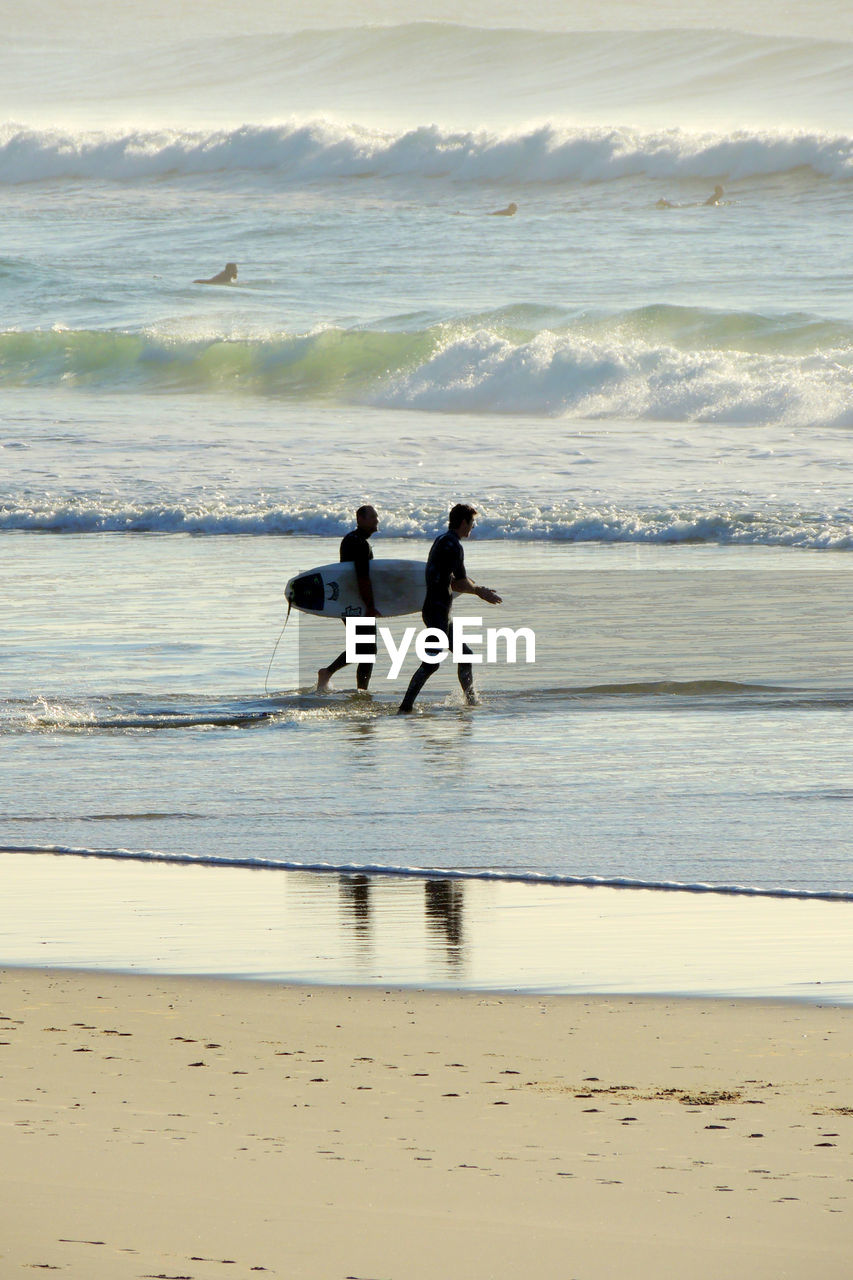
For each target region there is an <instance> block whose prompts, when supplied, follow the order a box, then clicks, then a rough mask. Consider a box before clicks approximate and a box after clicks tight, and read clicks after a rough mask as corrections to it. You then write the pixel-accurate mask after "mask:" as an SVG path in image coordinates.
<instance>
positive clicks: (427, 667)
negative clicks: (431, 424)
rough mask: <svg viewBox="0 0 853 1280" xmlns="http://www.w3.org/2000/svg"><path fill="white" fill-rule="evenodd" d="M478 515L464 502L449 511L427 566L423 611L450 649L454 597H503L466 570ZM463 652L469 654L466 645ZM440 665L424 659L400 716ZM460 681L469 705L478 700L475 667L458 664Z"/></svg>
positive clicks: (497, 601)
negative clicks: (467, 545)
mask: <svg viewBox="0 0 853 1280" xmlns="http://www.w3.org/2000/svg"><path fill="white" fill-rule="evenodd" d="M476 515H477V511H476V508H475V507H471V506H469V505H468V504H467V503H464V502H457V504H456V506H455V507H454V508H453V509H452V511H451V512H450V516H449V518H448V522H447V524H448V528H447V532H446V533H442V534H439V536H438V537H437V538H436V540H435V542H434V543H433V544H432V547H431V549H430V553H429V559H428V560H427V567H426V599H425V600H424V607H423V610H422V612H421V617H422V618H423V621H424V626H425V627H434V628H435V629H436V630H437V631H441V632H443V633H444V635H445V637H446V641H447V645H448V647H449V648H451V649H452V648H453V623H452V622H451V621H450V609H451V606H452V604H453V596H454V594H456V595H472V596H476V597H477V598H478V600H485V602H486V603H487V604H500V603H501V598H500V596H499V595H498V593H497V592H496V591H492V589H491V587H478V586H477V584H476V583H475V582H472V580H471V579H470V578H469V577H468V575H467V573H466V572H465V553H464V551H463V549H462V540H463V538H467V537H469V536H470V533H471V530H472V529H473V528H474V519H475V517H476ZM463 652H464V653H466V654H470V653H471V650H470V649H469V648H468V646H467V645H464V646H463ZM440 665H441V664H440V663H438V662H422V663H421V665H420V666H419V667H418V669H417V671H416V672H415V674H414V675H413V676H412V678H411V680H410V681H409V687H408V689H407V690H406V696H405V697H404V698H403V701H402V702H401V703H400V707H399V710H398V712H397V714H398V715H405V714H406V713H407V712H409V711H411V710H412V707H413V706H414V702H415V698H416V697H417V696H418V694H419V693H420V691H421V689H422V688H423V687H424V685H425V684H426V682H427V680H429V678H430V676H431V675H433V674H434V673H435V672H436V671H438V668H439V666H440ZM456 674H457V676H458V677H459V683H460V684H461V686H462V691H463V693H464V694H465V698H466V700H467V701H468V703H469V705H473V704H474V703H475V702H476V701H477V696H476V694H475V692H474V669H473V667H472V665H471V663H470V662H460V663H459V664H458V665H457V667H456Z"/></svg>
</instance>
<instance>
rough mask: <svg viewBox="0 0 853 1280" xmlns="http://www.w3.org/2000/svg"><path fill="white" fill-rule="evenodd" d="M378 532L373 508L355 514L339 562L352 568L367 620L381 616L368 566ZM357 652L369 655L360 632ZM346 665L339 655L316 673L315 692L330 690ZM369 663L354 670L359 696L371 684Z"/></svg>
mask: <svg viewBox="0 0 853 1280" xmlns="http://www.w3.org/2000/svg"><path fill="white" fill-rule="evenodd" d="M378 528H379V516H378V515H377V513H376V509H375V507H369V506H364V507H359V509H358V511H356V513H355V528H354V529H353V530H352V531H351V532H350V533H348V534H347V535H346V537H344V538H343V539H342V540H341V551H340V558H341V562H342V563H345V562H351V563H352V564H354V565H355V576H356V580H357V582H358V593H359V595H360V596H361V598H362V600H363V601H364V616H365V617H366V618H380V617H381V616H382V615H381V614H380V613H379V611H378V610H377V608H376V602H375V601H374V599H373V583H372V582H371V580H370V562H371V560H372V559H373V548H372V547H371V545H370V539H371V538H372V537H373V535H374V533H375V532H376V530H377V529H378ZM358 643H359V648H360V649H362V650H363V652H365V653H370V652H371V641H370V636H369V635H367V634H365V633H364V632H362V634H361V635H360V637H359V641H358ZM372 652H373V654H374V657H375V655H376V629H375V627H374V631H373V649H372ZM346 665H347V652H346V649H344V651H343V653H339V654H338V656H337V657H336V658H335V660H334V662H331V663H329V665H328V667H321V668H320V670H319V671H318V672H317V692H318V693H325V692H326V690H327V689H328V687H329V681H330V680H331V678H332V676H333V675H334V674H335V672H336V671H340V669H341V667H345V666H346ZM373 666H374V664H373V663H372V662H360V663H359V664H358V666H357V667H356V669H355V683H356V688H357V689H360V690H361V691H362V693H366V692H367V686H368V685H369V684H370V677H371V676H372V674H373Z"/></svg>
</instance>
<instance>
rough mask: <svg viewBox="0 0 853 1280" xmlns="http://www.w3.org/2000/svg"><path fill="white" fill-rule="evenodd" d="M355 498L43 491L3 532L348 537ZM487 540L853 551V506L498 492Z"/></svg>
mask: <svg viewBox="0 0 853 1280" xmlns="http://www.w3.org/2000/svg"><path fill="white" fill-rule="evenodd" d="M350 506H351V504H350V503H348V502H347V501H343V500H342V501H340V502H329V503H306V504H302V503H299V502H286V501H285V502H282V501H277V500H274V499H272V498H265V497H262V498H260V499H258V500H255V501H253V502H248V501H247V502H243V503H241V502H239V501H235V500H232V501H229V502H227V503H226V502H223V501H222V500H220V499H210V500H208V501H207V502H205V501H204V500H202V499H199V500H191V499H180V498H176V499H174V500H172V501H169V502H163V503H159V504H158V503H150V502H149V503H146V502H144V501H132V500H127V501H123V500H122V499H120V498H109V497H97V498H95V497H93V498H85V497H74V498H71V497H68V496H67V495H64V494H63V495H56V496H55V497H52V496H51V495H50V494H46V493H43V492H41V493H39V494H38V495H37V496H35V495H31V496H26V495H24V496H21V497H19V498H7V499H6V500H5V501H2V502H0V531H7V532H11V531H18V532H28V533H32V532H35V533H54V534H100V533H167V534H193V535H196V536H206V537H217V536H223V535H234V534H240V535H243V536H249V537H287V536H296V535H298V536H302V537H313V536H316V537H326V538H329V537H332V538H335V537H337V538H339V537H342V536H343V534H344V533H346V532H347V530H348V529H350V528H351V526H352V512H351V510H350ZM477 527H478V533H479V536H480V537H481V538H499V539H508V540H511V541H522V542H604V543H646V544H660V545H666V544H679V543H680V544H686V543H708V544H715V545H719V546H769V547H799V548H802V549H806V550H823V551H850V550H853V507H850V508H846V509H841V510H838V509H836V510H823V511H822V510H818V509H805V508H802V507H800V506H798V505H793V504H792V505H790V506H781V505H775V504H773V503H769V502H767V503H763V504H762V503H752V504H749V503H744V504H743V505H736V504H734V503H732V502H724V501H719V502H714V501H713V500H710V499H709V500H708V502H707V503H706V504H704V505H702V504H699V503H695V504H686V503H685V504H683V505H673V506H657V507H654V506H650V507H643V508H638V507H630V506H620V505H618V504H615V503H608V502H606V501H602V502H600V503H596V504H593V503H588V502H575V503H572V502H565V503H554V502H551V503H544V502H543V503H535V502H513V501H507V500H506V499H501V498H494V499H491V500H490V501H489V507H488V513H487V514H483V515H482V516H481V517H480V519H479V520H478V525H477ZM382 532H383V534H385V535H386V536H388V537H394V538H413V539H424V538H433V537H435V535H436V533H437V532H438V529H437V528H436V523H435V509H434V506H432V505H430V506H404V505H399V503H398V504H397V505H395V504H394V502H393V501H388V502H383V503H382Z"/></svg>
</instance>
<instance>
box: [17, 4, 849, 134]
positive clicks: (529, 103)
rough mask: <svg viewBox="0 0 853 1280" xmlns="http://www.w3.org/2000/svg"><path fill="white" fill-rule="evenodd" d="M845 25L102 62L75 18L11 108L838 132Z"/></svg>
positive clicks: (532, 36)
mask: <svg viewBox="0 0 853 1280" xmlns="http://www.w3.org/2000/svg"><path fill="white" fill-rule="evenodd" d="M552 10H553V6H552ZM359 16H361V15H359ZM742 16H743V19H744V20H746V18H747V17H748V15H747V14H746V12H745V11H744V13H743V15H742ZM714 17H715V18H717V19H718V17H719V15H716V14H715V15H714ZM838 17H839V15H836V14H834V15H833V19H832V20H829V19H827V18H826V17H824V18H823V20H821V18H820V16H817V15H814V16H812V19H811V21H810V22H804V23H803V24H802V25H803V26H805V27H806V29H808V27H811V29H812V31H813V32H814V33H815V34H816V35H817V34H819V35H820V37H821V38H808V37H807V36H804V35H802V34H801V35H796V34H791V35H786V34H782V29H783V27H784V25H785V23H784V22H783V20H782V17H781V16H780V17H779V22H778V25H777V23H775V22H774V28H775V29H776V30H777V31H778V32H779V34H777V35H775V36H769V35H767V34H766V33H761V34H758V33H756V34H749V33H747V32H743V31H733V30H720V29H718V30H701V29H664V30H654V29H651V30H650V29H645V30H640V29H634V30H621V31H620V30H608V29H605V30H596V31H583V30H547V29H542V28H544V27H546V26H547V15H545V14H543V16H542V18H539V17H538V16H536V15H532V14H531V15H527V14H525V22H526V26H523V25H522V24H521V23H519V24H518V25H517V26H516V27H515V28H513V27H512V26H503V25H501V23H500V20H499V19H498V20H497V21H496V22H495V24H494V25H492V26H476V25H465V24H462V23H453V22H441V21H429V22H408V23H406V22H398V23H387V24H379V23H371V24H365V23H364V22H363V21H361V22H358V21H357V22H354V23H352V24H350V25H342V26H341V27H339V28H337V29H335V28H331V29H330V28H323V29H319V28H318V29H314V28H308V29H303V30H298V29H292V28H289V24H286V23H281V22H272V23H270V24H269V27H270V28H271V29H267V30H263V31H259V30H258V28H257V26H256V25H254V24H252V23H251V22H249V23H248V24H246V25H243V24H241V30H240V31H233V30H229V31H228V35H227V38H223V36H222V34H221V33H220V32H218V31H217V23H216V18H215V15H210V14H207V13H205V16H204V19H203V21H202V20H198V19H197V20H196V21H195V22H192V21H190V22H189V25H190V26H195V28H196V29H195V30H194V31H193V33H192V35H191V36H190V35H189V34H188V32H187V25H188V22H187V19H186V18H184V19H183V20H182V21H178V22H177V23H175V22H173V21H172V20H170V21H169V23H168V24H166V23H164V24H163V26H161V27H160V28H159V31H161V32H162V31H163V30H164V28H165V29H168V31H169V38H168V39H167V41H165V42H164V41H163V40H162V38H161V39H153V38H152V37H153V35H154V32H155V31H156V30H158V28H157V24H150V23H148V22H140V23H137V24H135V25H136V26H137V30H136V31H135V33H134V34H133V35H132V36H131V35H130V33H129V31H127V30H125V32H124V47H123V48H122V43H123V41H122V38H121V36H120V34H119V33H120V30H121V28H122V26H124V23H123V22H121V20H119V19H116V21H117V22H118V26H117V27H115V25H114V23H112V22H111V33H112V35H113V37H114V38H113V39H111V40H110V42H109V47H99V48H94V47H87V46H86V45H85V44H84V45H82V46H81V42H80V40H79V33H78V32H77V31H74V32H72V33H68V34H67V35H66V37H65V39H62V38H57V35H56V29H57V26H62V25H63V23H62V19H61V18H60V19H59V20H58V22H57V23H51V24H49V29H50V31H51V36H52V38H51V40H50V41H49V42H46V41H45V39H44V30H43V29H42V28H41V27H39V28H38V30H37V31H34V32H33V33H32V34H31V36H30V38H29V40H27V39H26V38H24V39H23V40H22V39H21V38H20V34H19V37H18V39H17V40H16V41H14V42H13V44H12V46H11V48H12V50H13V54H12V55H10V56H7V57H6V59H5V60H4V63H3V65H2V68H0V70H2V73H4V74H3V75H0V79H3V80H5V82H6V84H7V95H6V100H7V101H8V102H14V103H20V104H26V105H28V106H31V108H32V110H33V111H34V112H38V114H39V118H42V119H43V118H44V114H43V113H44V110H45V107H46V106H47V105H50V106H53V108H54V109H55V110H56V111H57V113H59V112H65V111H68V110H69V109H70V110H71V111H72V112H73V114H74V115H75V117H76V118H80V113H81V112H82V113H83V114H84V117H88V118H93V117H94V118H97V117H98V115H99V114H100V115H101V116H102V117H103V118H107V119H109V118H122V119H134V120H136V119H138V120H151V119H157V118H158V116H160V117H162V116H163V115H165V116H166V117H167V118H168V117H169V116H170V115H171V116H172V118H174V117H175V115H177V118H181V113H183V118H190V119H199V118H203V119H204V118H206V119H215V120H223V119H226V120H232V121H234V120H235V118H236V120H237V121H239V120H241V119H243V120H268V119H269V118H270V115H271V113H276V114H277V116H278V118H279V119H281V118H283V117H286V116H287V114H288V113H290V112H300V113H308V114H314V115H316V114H323V113H326V112H328V111H329V110H330V108H331V106H332V104H334V109H335V111H336V113H340V112H341V111H345V112H352V113H354V115H353V118H362V115H363V116H367V117H368V118H370V119H377V118H379V119H385V120H395V121H396V120H400V119H402V118H405V119H406V120H410V119H412V118H416V119H419V120H427V119H429V120H439V121H442V122H447V121H456V122H458V121H469V122H470V121H484V120H486V121H487V120H495V119H502V120H507V119H514V118H515V119H520V120H531V119H541V118H544V119H553V118H554V116H555V113H559V114H560V115H561V117H562V118H563V119H568V120H590V119H601V117H602V116H603V115H605V114H606V115H607V118H608V119H610V120H614V119H615V120H621V121H628V122H630V121H633V120H635V119H637V118H638V117H639V118H641V117H642V116H643V114H644V113H645V114H646V115H648V112H649V109H650V108H652V109H655V108H658V111H657V114H658V115H660V114H661V111H660V108H663V109H665V110H666V109H668V118H670V119H677V120H679V121H684V120H685V119H687V118H689V117H690V115H691V114H692V116H693V117H694V118H700V119H704V120H713V119H715V118H720V117H721V115H728V116H729V117H730V118H731V119H734V120H737V121H744V120H754V121H759V122H775V121H778V120H779V119H780V118H785V119H792V118H793V119H807V120H809V121H813V120H817V121H823V120H824V119H837V118H842V119H843V112H844V101H845V98H846V94H847V91H848V86H849V83H850V75H851V71H853V46H851V44H850V43H849V42H845V41H844V40H843V39H840V38H839V36H843V35H844V34H845V24H841V23H840V22H839V21H838ZM685 18H686V22H685V28H689V25H690V17H689V16H688V15H686V14H685ZM531 19H532V20H531ZM651 21H653V17H652V16H651V15H646V18H645V21H642V22H638V23H633V22H632V26H634V27H644V26H645V27H647V28H648V26H649V25H650V22H651ZM18 25H20V23H19V24H18ZM566 25H567V26H571V25H572V19H571V16H569V17H568V19H567V22H566ZM718 25H719V24H718ZM797 25H798V24H797V23H794V24H793V26H794V29H795V30H796V28H797ZM282 26H283V27H284V29H283V30H282V29H281V27H282ZM531 26H532V27H534V28H540V29H530V28H531ZM276 27H279V29H278V30H276ZM849 29H850V26H849V23H847V24H846V33H848V34H849ZM182 32H183V34H181V33H182ZM828 33H831V36H829V37H828ZM34 67H37V68H38V72H39V74H38V75H35V74H33V71H34ZM119 105H120V108H121V110H120V112H119V111H117V110H116V108H117V107H118V106H119ZM99 106H100V107H101V110H100V113H99ZM18 109H20V108H18ZM780 109H781V110H780ZM359 112H361V113H362V115H359Z"/></svg>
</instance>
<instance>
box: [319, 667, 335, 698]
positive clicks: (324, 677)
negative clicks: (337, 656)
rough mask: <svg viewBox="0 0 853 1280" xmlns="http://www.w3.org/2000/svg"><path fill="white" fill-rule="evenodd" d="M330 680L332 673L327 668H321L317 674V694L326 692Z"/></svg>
mask: <svg viewBox="0 0 853 1280" xmlns="http://www.w3.org/2000/svg"><path fill="white" fill-rule="evenodd" d="M331 678H332V673H331V671H330V670H329V668H328V667H321V668H320V670H319V671H318V672H317V692H318V693H325V692H326V690H327V689H328V687H329V681H330V680H331Z"/></svg>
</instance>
